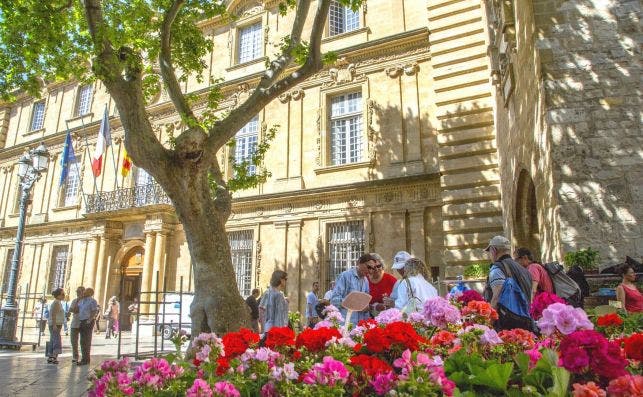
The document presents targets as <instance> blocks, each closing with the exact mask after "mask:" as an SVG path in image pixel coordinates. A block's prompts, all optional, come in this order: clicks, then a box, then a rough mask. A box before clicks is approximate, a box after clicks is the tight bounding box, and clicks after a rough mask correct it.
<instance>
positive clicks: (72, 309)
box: [68, 287, 85, 363]
mask: <svg viewBox="0 0 643 397" xmlns="http://www.w3.org/2000/svg"><path fill="white" fill-rule="evenodd" d="M84 292H85V287H78V288H76V298H74V300H72V301H71V304H70V305H69V312H68V315H71V316H72V318H71V323H70V324H69V328H70V331H71V332H70V341H71V352H72V354H71V362H72V363H76V362H78V338H79V337H80V315H79V312H78V303H79V302H80V300H81V299H83V293H84Z"/></svg>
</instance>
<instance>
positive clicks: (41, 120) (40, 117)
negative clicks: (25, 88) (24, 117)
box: [29, 101, 45, 131]
mask: <svg viewBox="0 0 643 397" xmlns="http://www.w3.org/2000/svg"><path fill="white" fill-rule="evenodd" d="M44 124H45V101H38V102H36V103H34V104H33V110H32V111H31V129H30V130H29V131H37V130H39V129H41V128H42V126H43V125H44Z"/></svg>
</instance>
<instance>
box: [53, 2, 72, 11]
mask: <svg viewBox="0 0 643 397" xmlns="http://www.w3.org/2000/svg"><path fill="white" fill-rule="evenodd" d="M73 3H74V1H73V0H67V3H66V4H63V5H61V6H60V7H54V8H52V9H51V11H52V12H60V11H63V10H66V9H68V8H71V6H72V5H73Z"/></svg>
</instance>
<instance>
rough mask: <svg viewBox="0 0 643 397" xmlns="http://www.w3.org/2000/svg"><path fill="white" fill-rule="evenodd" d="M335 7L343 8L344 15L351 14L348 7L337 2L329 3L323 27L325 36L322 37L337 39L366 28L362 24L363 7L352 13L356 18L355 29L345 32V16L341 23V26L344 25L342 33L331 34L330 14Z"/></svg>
mask: <svg viewBox="0 0 643 397" xmlns="http://www.w3.org/2000/svg"><path fill="white" fill-rule="evenodd" d="M335 5H337V6H338V7H341V8H343V9H344V12H345V13H346V11H350V12H353V11H352V10H351V9H350V7H348V6H345V5H342V4H339V2H338V1H336V0H332V1H331V3H330V7H329V8H328V17H327V18H326V27H325V35H324V36H325V37H327V38H330V37H338V36H342V35H347V34H351V33H354V32H358V31H360V29H362V28H363V27H364V26H366V24H365V23H364V18H365V15H364V14H365V13H364V7H361V6H360V8H359V10H357V12H355V13H354V14H356V15H357V17H358V21H357V26H356V27H355V28H353V29H351V30H346V29H347V26H346V24H347V20H346V15H344V18H343V21H342V22H343V24H344V25H343V29H344V30H343V31H342V32H338V33H332V29H331V28H332V26H331V13H332V12H333V7H334V6H335Z"/></svg>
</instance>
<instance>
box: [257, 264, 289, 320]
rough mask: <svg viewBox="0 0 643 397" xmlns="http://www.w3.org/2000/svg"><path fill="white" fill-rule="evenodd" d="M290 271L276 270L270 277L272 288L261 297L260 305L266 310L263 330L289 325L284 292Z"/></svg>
mask: <svg viewBox="0 0 643 397" xmlns="http://www.w3.org/2000/svg"><path fill="white" fill-rule="evenodd" d="M287 280H288V273H286V272H285V271H283V270H275V271H274V272H272V276H271V277H270V288H269V289H268V291H267V292H266V295H265V296H264V297H263V298H262V299H261V303H260V304H259V306H260V307H262V308H263V310H264V312H265V316H266V318H265V325H264V329H263V332H264V333H265V332H268V331H270V329H271V328H273V327H286V326H288V302H287V301H286V297H285V295H284V293H283V290H284V289H285V288H286V281H287Z"/></svg>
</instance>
